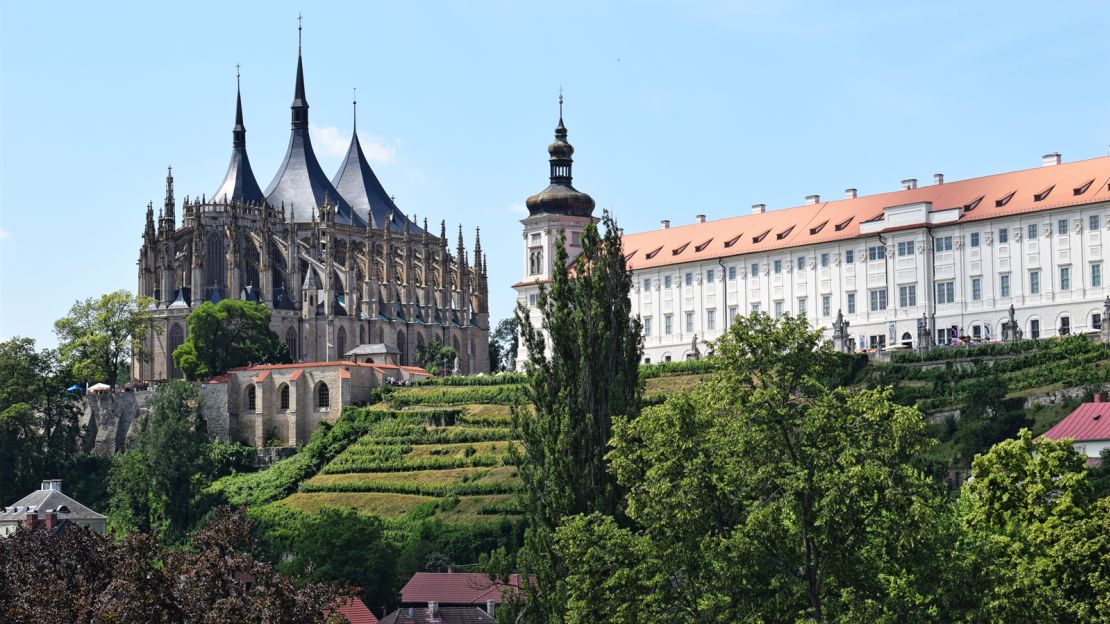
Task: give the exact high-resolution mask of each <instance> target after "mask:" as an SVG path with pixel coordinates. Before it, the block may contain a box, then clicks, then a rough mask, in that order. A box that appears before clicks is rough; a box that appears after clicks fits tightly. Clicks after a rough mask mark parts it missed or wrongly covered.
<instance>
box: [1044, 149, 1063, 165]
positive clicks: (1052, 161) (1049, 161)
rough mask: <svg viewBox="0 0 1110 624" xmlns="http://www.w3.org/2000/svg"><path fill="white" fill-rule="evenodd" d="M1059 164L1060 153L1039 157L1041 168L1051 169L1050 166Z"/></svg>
mask: <svg viewBox="0 0 1110 624" xmlns="http://www.w3.org/2000/svg"><path fill="white" fill-rule="evenodd" d="M1058 164H1060V152H1052V153H1051V154H1045V155H1044V156H1041V166H1043V167H1051V166H1052V165H1058Z"/></svg>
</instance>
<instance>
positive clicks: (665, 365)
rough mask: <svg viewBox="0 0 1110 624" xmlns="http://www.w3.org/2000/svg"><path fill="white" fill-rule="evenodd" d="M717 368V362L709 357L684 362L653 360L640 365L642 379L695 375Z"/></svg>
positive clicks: (710, 371)
mask: <svg viewBox="0 0 1110 624" xmlns="http://www.w3.org/2000/svg"><path fill="white" fill-rule="evenodd" d="M715 370H717V362H716V361H715V360H712V359H709V358H703V359H700V360H686V361H684V362H653V363H651V364H641V365H640V379H644V380H647V379H655V378H656V377H668V376H670V375H693V374H696V373H712V372H714V371H715Z"/></svg>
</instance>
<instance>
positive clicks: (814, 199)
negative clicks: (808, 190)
mask: <svg viewBox="0 0 1110 624" xmlns="http://www.w3.org/2000/svg"><path fill="white" fill-rule="evenodd" d="M820 201H821V196H820V195H806V205H807V206H809V205H813V204H816V203H818V202H820Z"/></svg>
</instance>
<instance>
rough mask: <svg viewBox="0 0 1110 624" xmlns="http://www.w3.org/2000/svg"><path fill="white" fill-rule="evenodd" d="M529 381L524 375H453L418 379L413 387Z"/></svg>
mask: <svg viewBox="0 0 1110 624" xmlns="http://www.w3.org/2000/svg"><path fill="white" fill-rule="evenodd" d="M527 380H528V377H527V376H526V375H524V374H523V373H497V374H494V375H451V376H449V377H429V378H427V379H417V380H415V381H413V382H412V384H411V385H413V386H502V385H515V384H521V383H524V382H525V381H527Z"/></svg>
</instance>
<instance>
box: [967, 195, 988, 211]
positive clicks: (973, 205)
mask: <svg viewBox="0 0 1110 624" xmlns="http://www.w3.org/2000/svg"><path fill="white" fill-rule="evenodd" d="M984 197H986V196H985V195H980V196H979V199H976V200H975V201H973V202H971V203H970V204H964V212H971V211H972V210H975V209H976V208H978V207H979V202H981V201H983V198H984Z"/></svg>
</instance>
